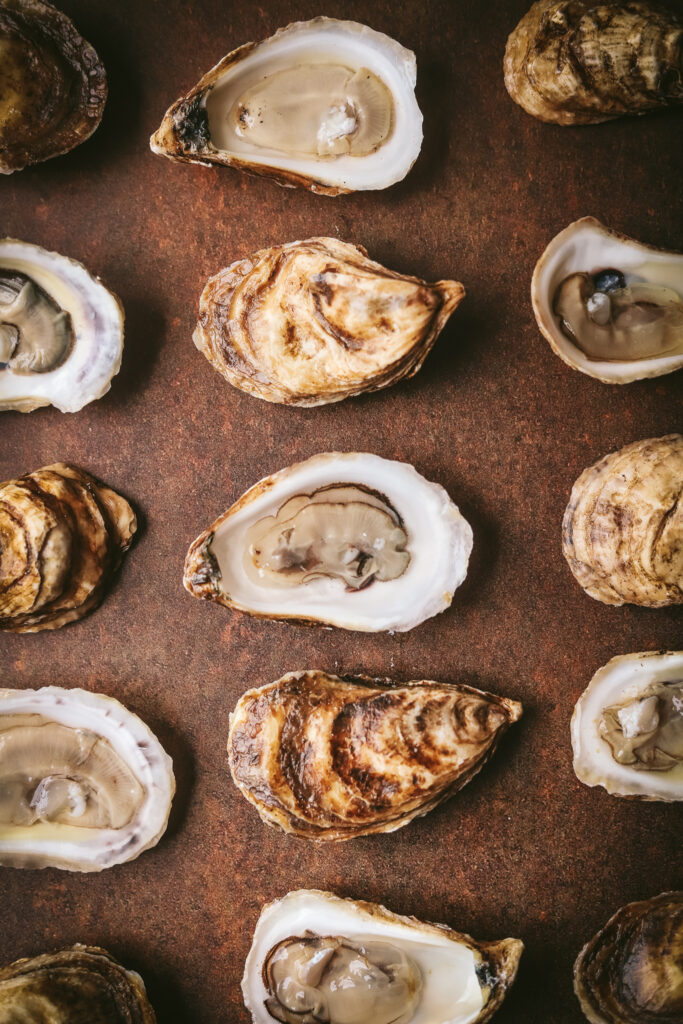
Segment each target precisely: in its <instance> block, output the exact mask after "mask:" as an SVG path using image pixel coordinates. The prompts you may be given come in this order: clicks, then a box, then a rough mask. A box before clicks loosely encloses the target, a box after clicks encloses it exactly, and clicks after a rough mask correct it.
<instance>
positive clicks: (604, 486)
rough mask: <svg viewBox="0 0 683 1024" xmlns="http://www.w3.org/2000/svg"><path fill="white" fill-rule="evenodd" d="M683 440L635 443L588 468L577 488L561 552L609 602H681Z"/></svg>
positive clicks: (579, 575) (567, 515)
mask: <svg viewBox="0 0 683 1024" xmlns="http://www.w3.org/2000/svg"><path fill="white" fill-rule="evenodd" d="M682 495H683V436H682V435H681V434H669V435H667V436H666V437H654V438H649V439H647V440H645V441H635V442H634V443H633V444H629V445H626V447H625V448H621V449H620V450H619V451H617V452H612V454H610V455H606V456H605V458H604V459H600V461H599V462H596V464H595V465H594V466H590V467H589V468H588V469H585V470H584V471H583V473H582V474H581V476H580V477H579V478H578V480H577V481H576V483H575V484H574V487H573V488H572V493H571V497H570V499H569V504H568V505H567V508H566V511H565V514H564V521H563V524H562V549H563V551H564V556H565V558H566V559H567V561H568V563H569V568H570V569H571V571H572V572H573V574H574V576H575V577H576V579H577V580H578V582H579V583H580V584H581V586H582V587H583V589H584V590H585V591H586V593H588V594H590V596H591V597H594V598H596V600H598V601H603V602H604V603H605V604H624V603H628V604H639V605H644V606H645V607H648V608H660V607H662V606H663V605H669V604H682V603H683V500H681V496H682Z"/></svg>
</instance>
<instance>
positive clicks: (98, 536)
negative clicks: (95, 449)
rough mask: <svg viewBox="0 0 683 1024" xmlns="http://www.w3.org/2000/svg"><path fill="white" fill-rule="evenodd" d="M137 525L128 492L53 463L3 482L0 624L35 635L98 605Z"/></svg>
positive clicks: (0, 498)
mask: <svg viewBox="0 0 683 1024" xmlns="http://www.w3.org/2000/svg"><path fill="white" fill-rule="evenodd" d="M136 530H137V520H136V518H135V513H134V512H133V509H132V508H131V507H130V505H129V504H128V502H127V501H126V500H125V498H122V497H121V495H120V494H117V493H116V491H112V490H111V489H110V488H109V487H105V486H104V485H103V484H101V483H99V482H98V481H97V480H96V479H95V478H94V477H92V476H90V474H89V473H86V472H85V470H83V469H77V468H76V467H74V466H67V465H66V464H65V463H63V462H57V463H55V464H54V465H52V466H45V467H44V468H43V469H38V470H36V471H35V473H28V474H27V475H26V476H22V477H20V478H19V479H18V480H8V481H7V482H6V483H4V484H0V630H2V629H4V630H8V631H9V632H11V633H37V632H39V631H40V630H42V629H58V628H59V627H60V626H64V625H66V624H67V623H68V622H75V621H76V620H77V619H82V618H83V617H84V616H85V615H87V614H88V613H89V612H91V611H92V610H93V609H94V608H96V607H97V606H98V605H99V604H100V602H101V601H102V598H103V597H104V594H105V591H106V589H107V587H108V586H109V584H110V582H111V580H112V577H113V575H114V573H115V571H116V569H117V568H118V566H119V564H120V562H121V558H122V556H123V554H124V552H125V551H127V549H128V548H129V547H130V544H131V541H132V539H133V536H134V534H135V531H136Z"/></svg>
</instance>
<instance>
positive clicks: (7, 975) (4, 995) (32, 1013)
mask: <svg viewBox="0 0 683 1024" xmlns="http://www.w3.org/2000/svg"><path fill="white" fill-rule="evenodd" d="M0 1021H2V1022H3V1024H48V1022H49V1024H76V1022H77V1021H83V1022H85V1021H87V1024H156V1017H155V1015H154V1010H153V1009H152V1007H151V1006H150V1003H149V1000H148V999H147V992H146V991H145V986H144V983H143V980H142V978H141V977H140V975H139V974H138V973H137V972H136V971H127V970H126V969H125V967H122V966H121V964H120V963H119V962H118V961H117V960H115V959H114V957H113V956H112V955H111V953H107V951H106V949H100V948H99V947H98V946H84V945H81V944H80V943H78V944H77V945H75V946H71V948H70V949H60V950H59V951H58V952H57V953H44V954H43V955H42V956H34V957H30V958H25V959H23V960H16V961H15V962H14V963H13V964H8V965H7V967H0Z"/></svg>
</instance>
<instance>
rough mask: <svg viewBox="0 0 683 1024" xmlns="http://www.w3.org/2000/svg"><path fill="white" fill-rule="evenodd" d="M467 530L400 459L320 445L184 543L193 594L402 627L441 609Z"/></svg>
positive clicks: (373, 626)
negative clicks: (317, 450)
mask: <svg viewBox="0 0 683 1024" xmlns="http://www.w3.org/2000/svg"><path fill="white" fill-rule="evenodd" d="M471 549H472V530H471V528H470V526H469V523H467V521H466V520H465V519H464V518H463V516H462V515H461V514H460V512H459V511H458V509H457V507H456V506H455V505H454V504H453V502H452V501H451V500H450V498H449V497H448V495H447V494H446V492H445V491H444V489H443V487H440V486H439V485H438V484H433V483H429V482H428V481H427V480H425V479H424V477H421V476H420V475H419V473H417V472H416V470H415V469H413V467H412V466H410V465H408V464H407V463H404V462H390V461H389V460H388V459H381V458H379V456H377V455H368V454H361V453H358V452H345V453H340V452H328V453H325V454H322V455H314V456H313V458H310V459H307V460H306V461H305V462H299V463H297V464H296V465H294V466H289V467H288V468H287V469H283V470H281V471H280V472H279V473H275V474H273V476H269V477H266V478H265V479H263V480H261V481H259V483H257V484H255V485H254V486H253V487H252V488H250V490H248V491H247V492H246V494H243V495H242V497H241V498H240V499H239V501H237V502H236V503H235V504H234V505H233V506H232V507H231V508H229V509H228V510H227V512H224V513H223V515H222V516H220V517H219V518H218V519H217V520H216V521H215V523H212V525H211V526H210V527H209V528H208V529H207V530H205V531H204V533H202V534H201V535H200V536H199V537H198V538H197V539H196V540H195V541H194V543H193V544H192V545H191V547H190V550H189V551H188V554H187V559H186V561H185V576H184V581H183V582H184V584H185V587H186V589H187V590H188V591H189V592H190V593H191V594H193V595H194V596H195V597H200V598H203V599H205V600H209V601H217V602H218V603H219V604H223V605H226V606H227V607H228V608H235V609H237V610H238V611H245V612H249V613H250V614H251V615H258V616H261V617H262V618H269V619H294V620H296V621H298V622H306V623H315V624H318V625H329V626H339V627H340V628H342V629H356V630H362V631H369V632H379V631H381V630H397V631H401V632H402V631H404V630H408V629H412V628H413V627H414V626H417V625H419V624H420V623H421V622H424V620H425V619H427V618H429V617H430V616H432V615H437V614H438V613H439V612H442V611H444V609H446V608H447V607H448V606H449V604H450V603H451V600H452V598H453V592H454V591H455V589H456V588H457V587H458V586H460V584H461V583H462V581H463V580H464V578H465V575H466V573H467V562H468V560H469V555H470V551H471Z"/></svg>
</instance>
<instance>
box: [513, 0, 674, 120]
mask: <svg viewBox="0 0 683 1024" xmlns="http://www.w3.org/2000/svg"><path fill="white" fill-rule="evenodd" d="M682 47H683V26H682V25H681V23H680V22H679V21H678V19H677V18H676V16H675V15H673V14H672V13H671V12H670V11H666V10H663V9H662V8H661V7H656V6H650V4H647V3H638V2H636V0H629V2H627V3H610V2H608V3H601V4H594V3H589V2H585V0H538V2H537V3H535V4H533V6H532V7H531V8H530V10H529V11H528V12H527V14H525V15H524V17H523V18H522V20H521V21H520V23H519V25H518V26H517V28H516V29H515V30H514V32H512V33H511V35H510V37H509V39H508V42H507V48H506V50H505V61H504V71H505V85H506V87H507V90H508V92H509V93H510V96H511V97H512V99H513V100H514V101H515V102H516V103H519V105H520V106H521V107H523V108H524V110H526V112H527V113H528V114H531V115H533V117H537V118H538V119H539V120H541V121H547V122H550V123H551V124H561V125H574V124H598V123H599V122H600V121H608V120H611V119H612V118H614V117H620V116H621V115H622V114H644V113H646V112H647V111H648V110H655V109H657V108H658V107H665V106H669V105H671V104H678V103H683V78H682V76H681V56H682Z"/></svg>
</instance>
